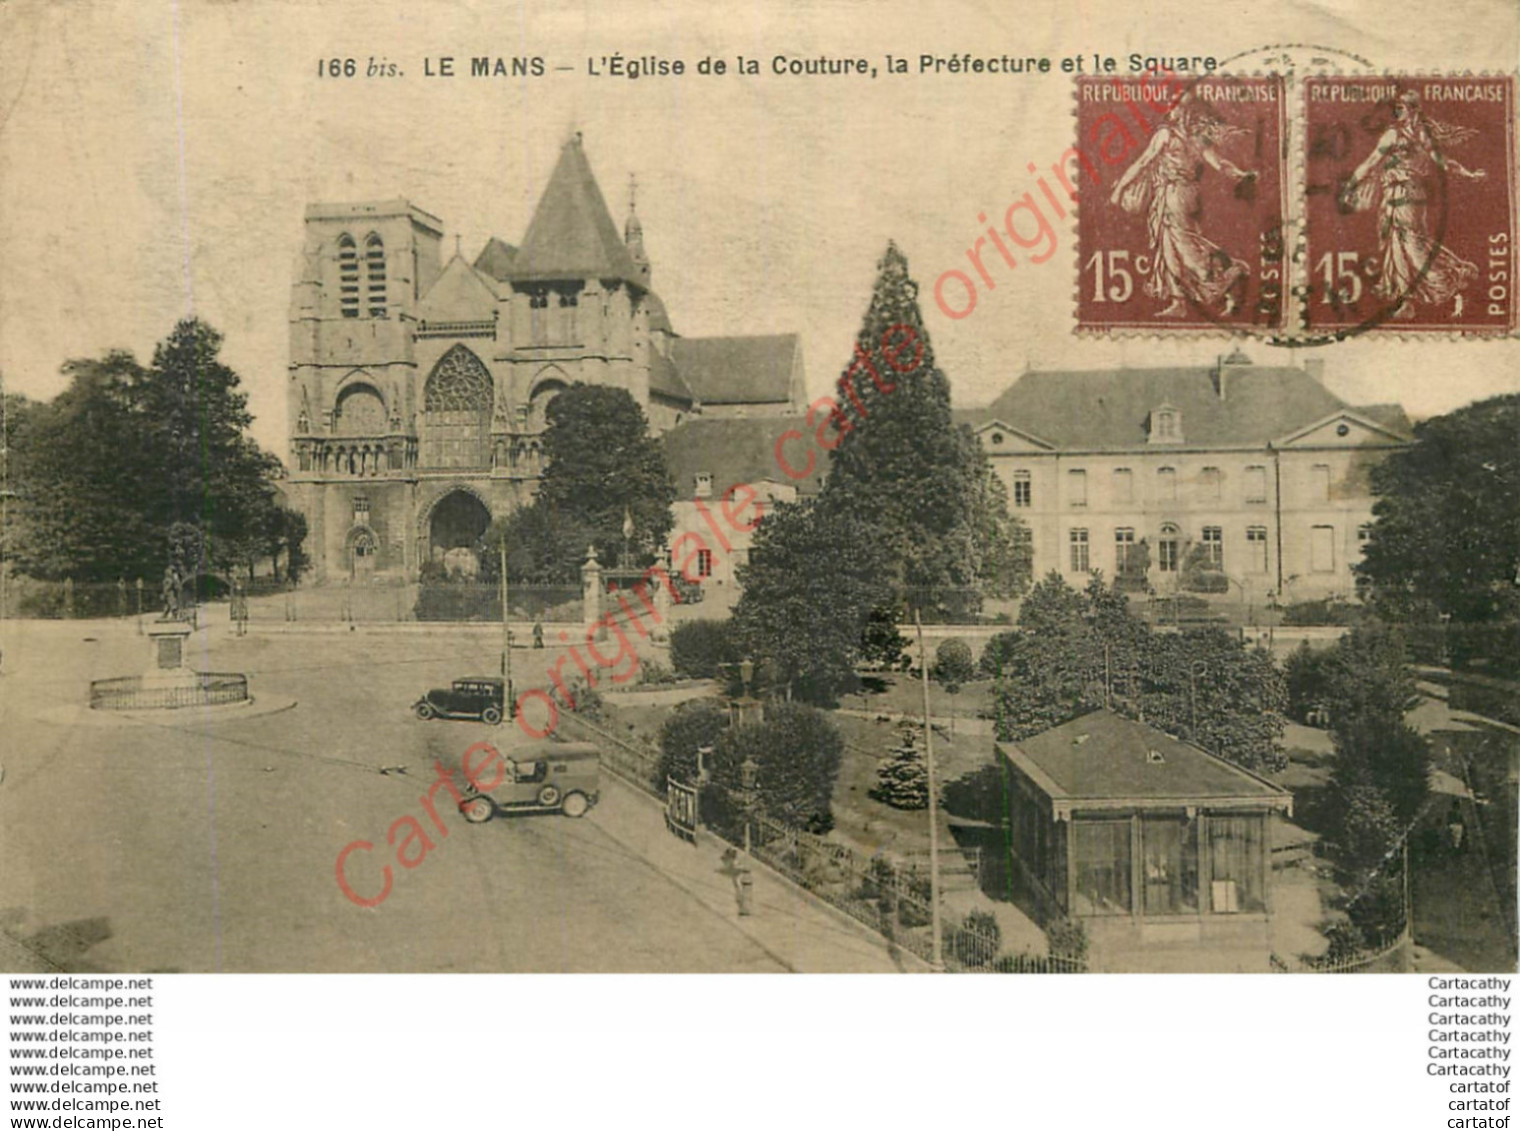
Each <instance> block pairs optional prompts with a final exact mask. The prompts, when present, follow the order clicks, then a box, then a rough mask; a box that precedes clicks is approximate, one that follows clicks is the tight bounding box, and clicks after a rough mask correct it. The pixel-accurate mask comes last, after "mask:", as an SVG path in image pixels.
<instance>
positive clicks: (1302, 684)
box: [1283, 640, 1334, 723]
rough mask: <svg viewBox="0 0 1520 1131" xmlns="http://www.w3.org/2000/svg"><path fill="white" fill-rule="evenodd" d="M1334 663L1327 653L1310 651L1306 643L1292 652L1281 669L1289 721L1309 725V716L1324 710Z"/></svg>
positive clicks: (1317, 650)
mask: <svg viewBox="0 0 1520 1131" xmlns="http://www.w3.org/2000/svg"><path fill="white" fill-rule="evenodd" d="M1333 660H1334V657H1333V655H1332V654H1331V652H1330V651H1328V650H1325V649H1320V648H1310V647H1309V642H1308V641H1307V640H1305V641H1303V642H1301V643H1300V644H1299V646H1298V647H1297V648H1295V649H1294V650H1293V654H1292V655H1291V656H1289V657H1288V662H1287V663H1286V664H1285V665H1284V666H1283V676H1284V680H1285V682H1286V684H1287V690H1288V716H1289V717H1290V718H1292V719H1294V720H1295V721H1297V722H1300V723H1308V722H1309V715H1310V712H1312V711H1314V710H1316V709H1324V708H1325V705H1326V699H1327V698H1328V696H1329V693H1330V665H1331V663H1332V662H1333Z"/></svg>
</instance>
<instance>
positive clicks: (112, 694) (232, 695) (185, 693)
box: [90, 672, 248, 711]
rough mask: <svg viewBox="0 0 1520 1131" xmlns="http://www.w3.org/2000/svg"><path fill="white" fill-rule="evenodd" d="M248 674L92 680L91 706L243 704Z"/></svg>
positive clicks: (137, 707)
mask: <svg viewBox="0 0 1520 1131" xmlns="http://www.w3.org/2000/svg"><path fill="white" fill-rule="evenodd" d="M247 699H248V677H247V676H245V675H243V674H242V673H240V672H192V673H190V674H188V675H187V676H185V678H184V679H183V680H182V681H179V682H175V683H166V684H157V683H153V682H151V681H149V680H148V679H147V678H146V677H144V676H140V675H127V676H116V677H115V678H112V679H94V680H91V681H90V707H91V709H93V710H96V711H142V710H149V709H160V710H161V709H166V708H169V709H172V708H178V707H209V706H215V705H217V704H223V703H243V702H246V701H247Z"/></svg>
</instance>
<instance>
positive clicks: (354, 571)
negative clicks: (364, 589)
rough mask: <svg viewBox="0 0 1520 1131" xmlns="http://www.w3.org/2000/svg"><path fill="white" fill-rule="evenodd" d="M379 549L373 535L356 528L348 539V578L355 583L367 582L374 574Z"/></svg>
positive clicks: (362, 583)
mask: <svg viewBox="0 0 1520 1131" xmlns="http://www.w3.org/2000/svg"><path fill="white" fill-rule="evenodd" d="M379 550H380V546H379V543H377V542H376V541H375V536H374V534H373V533H372V532H370V531H368V530H356V531H354V533H353V535H352V536H351V538H350V539H349V553H348V579H349V581H351V582H353V583H354V584H356V585H364V584H366V583H368V581H369V580H370V578H372V577H373V576H374V574H375V559H376V557H377V556H378V553H379Z"/></svg>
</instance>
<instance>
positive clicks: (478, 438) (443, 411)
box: [421, 345, 494, 468]
mask: <svg viewBox="0 0 1520 1131" xmlns="http://www.w3.org/2000/svg"><path fill="white" fill-rule="evenodd" d="M493 400H494V395H493V392H492V385H491V373H490V371H489V370H488V369H486V367H485V363H484V362H482V361H481V360H480V358H478V357H476V356H475V354H473V353H472V352H471V351H470V350H469V349H467V348H466V347H465V346H462V345H456V346H454V347H453V348H452V349H450V350H449V351H448V352H447V353H446V354H444V355H443V356H442V357H441V358H439V359H438V364H437V365H435V366H433V372H432V373H430V374H429V375H428V379H427V384H426V386H424V388H423V393H422V436H421V440H422V466H423V467H457V468H485V467H489V466H490V463H491V448H490V431H491V405H492V402H493Z"/></svg>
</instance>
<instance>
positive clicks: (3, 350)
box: [0, 0, 1520, 456]
mask: <svg viewBox="0 0 1520 1131" xmlns="http://www.w3.org/2000/svg"><path fill="white" fill-rule="evenodd" d="M1445 10H1446V12H1447V15H1448V18H1445V19H1442V20H1440V21H1434V22H1431V23H1428V24H1427V23H1420V22H1418V21H1412V20H1411V21H1393V20H1389V19H1387V18H1386V12H1387V9H1386V5H1382V4H1367V3H1362V2H1361V0H1325V2H1324V3H1321V4H1302V3H1283V4H1277V5H1273V6H1270V7H1263V6H1248V5H1244V4H1239V5H1237V4H1224V5H1219V6H1217V8H1216V9H1215V12H1214V13H1213V15H1214V16H1215V17H1217V18H1209V19H1200V18H1198V14H1197V13H1198V4H1197V3H1196V0H1195V2H1193V3H1188V4H1183V3H1175V2H1173V0H1154V2H1152V3H1148V4H1144V5H1138V6H1135V7H1134V9H1133V14H1132V15H1128V16H1116V15H1115V14H1114V13H1112V12H1108V11H1106V10H1105V9H1104V8H1103V7H1101V6H1099V5H1096V4H1093V3H1076V4H1073V5H1069V6H1062V7H1061V8H1059V10H1057V9H1056V7H1055V6H1053V5H1052V6H1048V7H1036V6H1033V5H1018V6H1015V5H1007V4H993V3H986V4H974V3H964V2H961V3H948V4H941V5H937V6H936V8H935V9H934V12H933V15H932V16H929V15H925V14H923V13H922V12H920V11H919V10H918V9H916V8H913V7H909V6H890V5H866V4H863V3H856V2H849V3H828V4H823V3H816V2H815V3H811V4H802V5H795V4H794V5H780V4H769V3H755V4H750V5H746V6H743V7H734V8H728V9H725V14H724V16H723V17H722V18H721V19H718V18H714V17H713V16H711V15H710V14H709V13H708V9H707V8H706V7H705V6H698V5H691V4H685V3H683V2H676V3H671V4H665V5H660V6H642V7H633V6H628V5H619V6H616V7H611V6H606V5H600V6H592V5H590V4H589V3H586V4H580V5H575V4H571V5H564V4H557V5H553V6H549V5H536V4H528V5H522V4H518V5H502V4H491V5H478V6H477V5H469V4H463V3H427V2H413V3H408V4H406V5H404V6H403V5H391V4H387V3H375V4H366V5H339V4H332V3H327V4H312V3H301V4H296V3H277V2H268V0H264V2H253V3H248V2H244V3H230V2H210V0H190V2H185V3H181V4H178V5H168V4H147V3H137V2H134V3H90V4H50V3H41V4H38V3H31V2H29V0H7V2H4V3H0V373H3V374H4V378H5V381H6V385H7V388H8V390H10V391H13V392H19V393H24V394H26V395H28V396H32V397H38V398H46V397H50V396H52V395H54V394H56V393H57V392H58V391H59V390H60V389H61V388H62V386H63V384H64V379H63V378H62V377H61V376H60V374H59V366H60V365H61V364H62V363H63V362H64V361H65V360H67V359H69V358H74V357H81V356H95V355H98V354H100V353H101V352H103V351H105V350H106V349H109V348H112V347H126V348H129V349H132V350H134V351H135V352H136V353H137V354H138V355H139V356H140V357H142V358H144V359H146V358H147V357H148V356H149V355H150V354H151V351H152V346H153V343H154V342H155V341H157V340H159V339H161V338H163V337H164V336H165V335H166V334H167V333H168V331H169V330H170V329H171V327H172V326H173V324H174V322H175V321H176V320H177V319H179V318H181V317H184V316H186V315H188V314H192V313H193V314H195V315H197V316H199V317H202V318H204V319H206V320H207V321H209V322H210V323H211V324H212V325H214V326H216V327H217V328H218V329H219V330H221V331H222V332H223V333H224V334H225V336H226V343H225V346H224V358H225V360H227V361H228V362H229V363H230V364H231V365H232V366H233V367H234V368H235V369H237V370H238V372H239V373H241V374H242V376H243V380H244V383H245V386H246V388H247V389H248V392H249V395H250V406H251V408H252V410H253V412H254V414H255V417H256V424H255V432H256V435H257V436H258V438H259V439H260V441H261V442H262V443H264V444H265V445H266V446H267V447H269V448H271V449H272V450H274V451H276V452H277V453H279V454H280V455H282V456H284V455H285V454H286V443H285V437H286V434H287V422H286V419H285V407H286V406H285V388H286V383H287V381H288V372H287V360H288V356H287V355H288V323H287V314H288V304H289V297H290V283H291V279H292V274H293V269H294V263H295V259H296V256H297V252H298V251H299V248H300V245H301V239H302V230H301V225H302V221H301V217H302V212H303V210H304V208H305V206H306V204H308V203H309V202H315V201H349V200H368V199H388V198H394V197H398V196H400V197H405V198H407V199H409V200H411V201H412V202H413V203H415V204H417V205H419V206H420V207H422V208H424V209H426V210H428V211H429V212H432V213H433V214H434V215H436V216H439V217H440V218H442V220H443V222H444V226H445V229H446V232H447V235H446V236H445V241H444V246H445V249H446V254H447V253H448V252H451V251H452V249H453V247H454V244H455V237H456V236H457V237H458V239H459V241H460V245H461V246H462V248H463V250H464V252H465V254H466V255H467V256H468V257H471V258H473V257H474V255H475V254H476V253H477V252H478V251H479V249H480V247H481V246H482V244H483V243H484V241H485V240H486V239H487V238H488V237H489V236H491V235H497V236H500V237H502V238H503V239H505V240H507V241H508V242H512V243H516V242H518V241H519V240H520V239H521V237H522V234H523V232H524V230H525V228H526V226H527V223H528V220H529V218H530V216H531V214H532V210H533V206H534V204H535V202H536V201H537V198H538V195H539V193H540V192H541V191H542V189H543V186H544V184H545V182H546V180H547V178H548V174H549V171H550V170H551V169H552V167H553V164H554V161H555V159H556V156H557V154H558V150H559V148H560V146H561V144H562V143H563V142H564V141H565V139H566V138H567V137H569V136H570V135H571V134H572V133H573V132H574V131H577V130H578V131H580V132H581V134H582V136H583V139H584V145H585V148H586V152H587V155H588V157H589V159H590V161H591V164H592V167H593V169H594V171H595V172H596V175H597V177H598V180H599V182H600V184H601V187H602V190H603V193H604V195H605V196H606V198H607V200H608V204H609V206H610V208H611V210H612V212H613V215H614V218H615V219H617V220H618V221H619V222H621V221H622V219H623V217H624V215H625V214H626V210H627V202H628V181H629V175H630V174H635V175H636V176H637V181H638V186H639V187H638V211H639V215H640V218H641V220H642V222H643V227H644V234H645V243H646V247H647V249H648V252H649V255H650V258H651V260H652V262H653V269H654V286H655V288H656V289H657V290H658V291H659V292H660V294H661V296H662V297H663V298H664V300H665V303H666V306H667V308H668V309H669V311H670V313H671V317H672V320H673V322H674V324H675V328H676V330H677V331H678V332H680V333H683V334H688V335H693V336H701V335H716V334H760V333H781V332H787V331H796V332H799V333H801V334H802V336H803V349H804V357H805V360H806V365H807V371H808V380H809V386H810V389H811V390H812V391H813V392H815V393H821V392H823V391H825V390H826V389H827V388H829V387H830V386H831V385H832V383H833V381H834V379H835V378H836V377H837V375H838V373H839V371H840V369H842V368H843V366H844V365H845V364H846V363H847V361H848V358H849V354H850V349H851V346H852V343H853V339H854V334H855V331H856V329H857V328H858V326H859V324H860V318H861V315H862V313H863V312H864V309H865V305H866V303H867V301H868V299H869V296H870V290H871V283H872V280H873V278H874V275H875V266H876V261H877V259H878V258H879V256H880V254H881V252H882V250H883V248H884V247H885V246H886V243H887V241H888V240H895V241H896V242H897V243H898V245H899V246H900V247H902V249H903V250H904V252H905V253H906V254H907V256H908V259H909V264H910V268H911V271H912V274H913V275H914V276H915V277H916V278H917V279H918V280H919V282H920V285H921V287H922V290H923V293H922V304H923V307H924V312H925V317H926V321H927V325H928V329H929V332H930V335H931V337H932V340H933V344H934V347H935V352H936V355H937V359H938V361H939V363H940V365H941V367H942V368H943V369H944V370H945V371H946V373H947V374H948V375H949V378H950V381H951V385H952V389H953V395H954V397H955V400H956V403H957V405H959V406H972V405H979V404H985V403H987V402H988V401H990V400H991V399H993V398H994V397H995V396H996V395H997V394H998V393H999V392H1001V391H1002V390H1003V389H1004V388H1006V387H1007V385H1008V384H1009V383H1010V382H1011V381H1013V380H1014V379H1015V378H1016V377H1017V376H1018V375H1019V374H1020V373H1021V372H1023V371H1024V370H1025V369H1026V368H1028V367H1036V368H1044V369H1061V368H1070V369H1092V368H1105V367H1119V366H1126V365H1131V366H1143V365H1167V364H1182V365H1201V364H1207V363H1209V362H1211V361H1212V360H1213V359H1214V358H1216V357H1217V356H1219V355H1220V354H1223V353H1227V352H1229V350H1230V349H1231V348H1232V343H1231V342H1229V341H1222V340H1218V339H1213V340H1204V339H1199V338H1196V337H1193V338H1190V337H1185V336H1184V337H1177V336H1173V337H1167V338H1158V337H1150V338H1132V339H1124V340H1110V339H1086V338H1076V337H1074V336H1073V335H1072V333H1071V326H1072V309H1073V292H1074V286H1075V281H1076V278H1077V253H1076V240H1075V233H1074V230H1073V229H1072V227H1071V221H1070V219H1068V220H1067V221H1066V222H1065V223H1064V224H1061V225H1058V226H1057V227H1056V229H1055V231H1054V245H1055V246H1054V253H1053V254H1052V255H1051V256H1050V258H1049V259H1048V260H1047V261H1045V262H1043V263H1038V264H1037V263H1034V262H1032V261H1030V260H1024V261H1021V262H1020V263H1019V265H1018V266H1017V267H1016V268H1012V269H1004V270H1000V271H999V270H995V271H994V282H995V284H996V286H995V289H991V290H984V291H983V293H982V294H981V295H980V296H979V302H978V305H977V308H976V310H975V311H974V312H973V313H972V314H971V315H969V316H967V317H965V318H962V319H959V320H953V319H951V318H948V317H946V316H945V315H944V314H943V313H942V312H941V311H940V310H939V309H938V308H937V307H936V305H935V304H934V302H933V298H932V289H933V284H934V281H935V279H937V278H938V277H939V276H940V275H941V273H942V272H944V271H946V270H949V269H951V268H958V269H963V268H964V267H965V263H966V260H965V256H966V250H967V248H968V247H970V246H971V243H972V242H973V241H974V240H975V239H976V238H977V236H978V235H979V234H980V233H981V231H982V230H983V228H984V225H982V224H980V223H979V222H978V220H977V216H978V214H979V213H982V212H986V213H988V214H992V215H1001V214H1002V213H1003V211H1004V209H1006V207H1007V206H1008V205H1009V204H1010V203H1012V202H1013V201H1014V200H1015V199H1017V198H1018V197H1019V196H1021V195H1022V194H1023V193H1025V192H1030V191H1034V189H1035V184H1036V177H1037V176H1039V175H1045V174H1047V172H1048V169H1049V167H1050V166H1051V164H1052V163H1054V162H1055V160H1056V159H1057V157H1058V156H1059V154H1060V153H1061V152H1062V151H1064V150H1065V148H1066V147H1067V146H1068V145H1070V144H1071V142H1072V130H1073V122H1074V118H1073V114H1072V110H1073V106H1074V102H1073V98H1072V84H1071V81H1070V78H1069V77H1068V76H1066V75H1063V74H1061V73H1059V67H1058V66H1054V67H1053V69H1052V73H1049V74H1023V75H985V74H983V75H967V74H960V75H954V74H947V73H941V74H938V75H933V74H930V75H917V74H913V75H909V76H887V75H884V74H879V75H878V77H876V78H865V77H858V76H852V77H843V76H811V77H810V76H792V75H773V74H769V73H766V74H762V75H761V76H759V77H741V76H739V75H736V74H734V73H733V71H734V68H735V65H736V62H735V61H736V60H737V58H738V57H739V56H747V57H750V58H756V59H759V60H761V64H762V68H763V70H764V71H767V72H768V71H769V70H770V67H771V60H772V59H773V58H774V57H775V56H777V55H783V56H786V57H787V58H796V59H816V58H818V57H819V56H828V57H830V58H834V59H838V58H863V59H865V60H867V62H868V63H870V64H873V65H876V66H877V67H878V68H881V67H883V66H884V65H885V57H886V56H887V55H888V54H895V55H898V56H900V57H906V58H909V59H910V60H911V61H912V63H913V66H914V68H915V69H916V68H917V60H918V56H919V55H920V54H924V53H929V54H935V55H940V56H948V55H950V54H959V53H962V52H970V53H977V54H985V55H1008V56H1018V57H1023V56H1036V57H1038V56H1048V57H1050V58H1051V59H1052V60H1053V61H1056V62H1058V60H1059V59H1060V58H1062V57H1064V56H1069V55H1079V54H1080V55H1084V56H1091V55H1092V54H1094V53H1097V54H1107V55H1114V56H1116V57H1119V58H1120V59H1121V60H1123V59H1124V58H1125V57H1126V56H1127V55H1128V54H1129V53H1131V52H1139V53H1142V54H1144V55H1164V56H1168V57H1176V56H1179V55H1192V54H1198V55H1205V54H1212V55H1214V56H1215V57H1217V58H1221V59H1222V58H1226V57H1230V56H1236V55H1241V58H1242V62H1241V63H1240V64H1238V66H1241V67H1243V68H1246V69H1251V68H1254V67H1256V66H1259V65H1261V63H1262V61H1263V60H1264V59H1265V58H1266V57H1267V56H1268V55H1282V54H1287V53H1289V52H1290V51H1293V52H1297V57H1298V58H1299V59H1303V58H1305V57H1306V55H1307V54H1314V53H1316V52H1317V53H1318V56H1319V57H1321V58H1330V59H1335V60H1338V61H1340V62H1341V63H1342V64H1343V65H1344V66H1346V67H1348V68H1350V67H1358V66H1360V65H1361V63H1362V62H1366V63H1370V64H1372V65H1373V66H1374V67H1375V68H1377V69H1379V70H1381V69H1389V70H1395V71H1398V70H1405V71H1412V70H1418V69H1422V68H1430V67H1435V66H1443V67H1446V68H1456V67H1463V68H1469V69H1472V70H1474V71H1482V70H1510V71H1513V70H1514V68H1515V63H1516V59H1517V52H1520V15H1517V14H1516V11H1515V9H1514V7H1513V5H1512V4H1509V3H1507V2H1489V0H1458V2H1455V3H1452V4H1448V5H1446V6H1445ZM1125 11H1126V12H1129V11H1130V9H1128V8H1126V9H1125ZM1478 29H1481V32H1482V34H1478ZM1283 43H1313V44H1315V45H1316V48H1315V49H1314V51H1312V52H1305V51H1304V50H1303V49H1298V48H1293V49H1287V48H1281V47H1276V46H1269V45H1280V44H1283ZM1253 49H1259V50H1253ZM619 53H621V54H622V55H623V56H625V57H627V58H641V57H645V56H656V57H658V59H662V60H665V61H672V60H675V59H678V58H679V59H681V60H683V61H684V62H685V64H686V67H687V73H686V74H684V75H682V76H679V77H670V76H665V77H662V76H659V75H654V76H649V77H640V78H638V79H629V78H626V77H624V78H615V77H612V76H610V75H607V74H603V75H601V76H599V77H595V76H592V75H591V74H589V73H588V72H589V70H590V69H592V68H593V67H595V68H596V69H597V70H599V71H602V72H606V71H609V70H610V69H611V68H612V62H611V57H612V56H613V55H616V54H619ZM1242 53H1245V54H1243V55H1242ZM478 55H489V56H493V57H494V56H506V57H511V56H518V55H522V56H541V57H543V58H544V59H545V62H546V71H547V73H546V74H545V75H544V76H542V77H533V78H516V79H513V78H471V77H469V75H468V70H469V64H468V59H469V58H470V57H471V56H478ZM445 56H453V57H454V58H455V60H456V63H455V67H456V71H462V72H464V73H463V74H459V75H456V77H453V78H444V77H428V76H427V75H426V74H425V71H426V70H429V69H432V70H437V69H439V66H440V64H439V63H438V60H440V59H441V58H442V57H445ZM709 56H710V57H712V58H715V59H723V60H724V61H726V62H727V63H728V65H729V73H728V74H726V75H722V76H717V75H705V76H704V75H699V74H697V73H695V70H696V65H697V62H698V61H699V60H701V59H703V58H704V57H709ZM331 58H338V59H345V58H354V59H355V60H356V65H357V69H358V70H359V71H360V72H361V73H360V74H359V75H356V76H355V77H353V78H344V77H341V76H339V77H336V78H331V77H326V76H325V75H324V76H319V73H318V71H319V65H320V61H321V60H324V59H331ZM371 58H374V59H375V60H376V61H377V62H382V63H387V64H395V66H396V67H397V68H398V69H399V70H400V71H401V72H402V73H401V75H400V76H398V77H376V78H369V77H367V76H365V75H364V74H363V72H364V71H366V70H367V69H368V64H369V61H370V59H371ZM560 66H564V67H568V68H570V69H569V70H568V71H558V70H556V69H555V68H556V67H560ZM1031 163H1033V164H1034V165H1035V166H1036V170H1037V172H1036V173H1031V172H1029V165H1030V164H1031ZM1244 349H1245V352H1246V353H1247V354H1248V355H1249V356H1250V357H1251V358H1252V359H1253V360H1255V361H1258V362H1273V363H1281V357H1282V355H1283V354H1287V353H1290V352H1291V353H1292V354H1294V355H1296V356H1299V357H1320V358H1323V360H1324V363H1325V370H1324V371H1325V378H1326V381H1327V384H1329V386H1330V387H1331V389H1332V391H1334V392H1336V393H1337V394H1339V395H1340V396H1342V397H1344V398H1345V399H1347V400H1348V401H1351V402H1353V403H1367V402H1383V401H1399V402H1401V403H1403V404H1404V405H1405V407H1406V408H1407V409H1408V410H1409V411H1410V412H1411V413H1412V414H1414V415H1416V416H1428V415H1432V414H1436V413H1440V412H1444V411H1448V410H1450V409H1452V408H1455V407H1457V406H1459V405H1461V404H1464V403H1467V402H1469V401H1471V400H1473V399H1476V398H1479V397H1483V396H1488V395H1493V394H1496V393H1502V392H1512V391H1517V390H1520V341H1514V340H1510V341H1452V340H1447V339H1437V340H1421V341H1388V340H1381V341H1374V340H1369V339H1366V338H1364V339H1359V340H1354V341H1348V342H1344V343H1340V344H1337V345H1334V346H1330V347H1324V348H1320V349H1316V350H1312V351H1310V350H1296V351H1287V350H1283V349H1281V348H1280V347H1274V346H1270V345H1265V344H1261V343H1258V342H1246V343H1245V344H1244Z"/></svg>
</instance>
